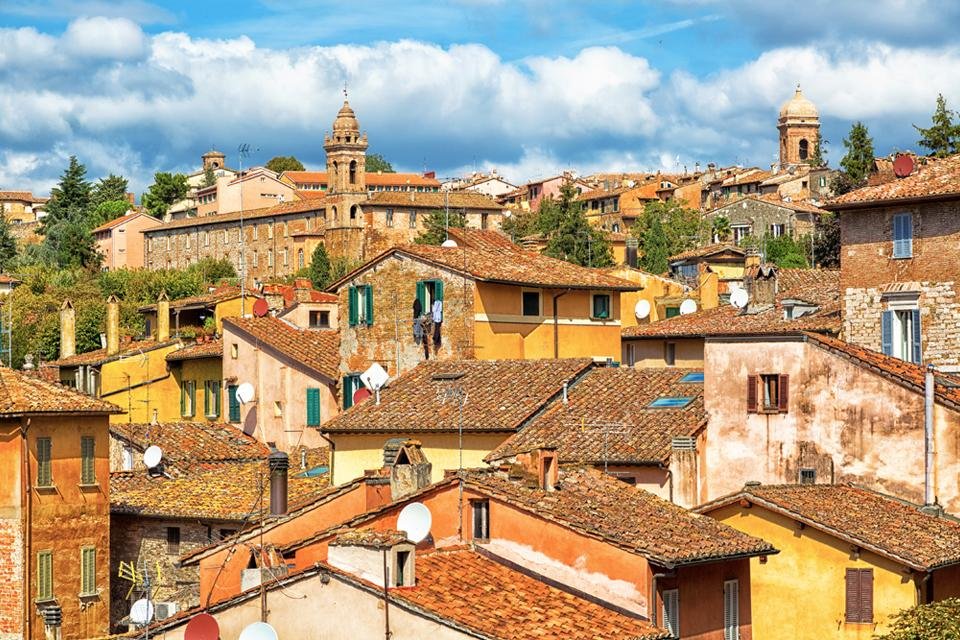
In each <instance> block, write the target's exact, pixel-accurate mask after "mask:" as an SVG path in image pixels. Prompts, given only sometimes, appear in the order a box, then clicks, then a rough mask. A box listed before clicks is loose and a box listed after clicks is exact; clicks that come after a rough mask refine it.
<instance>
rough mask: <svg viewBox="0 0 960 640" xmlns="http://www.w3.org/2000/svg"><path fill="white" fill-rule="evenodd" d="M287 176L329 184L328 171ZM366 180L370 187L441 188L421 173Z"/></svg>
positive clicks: (375, 175)
mask: <svg viewBox="0 0 960 640" xmlns="http://www.w3.org/2000/svg"><path fill="white" fill-rule="evenodd" d="M283 176H286V177H287V178H289V179H290V180H291V181H292V182H293V183H294V184H298V185H300V184H327V183H328V179H329V178H328V175H327V172H326V171H284V172H283V173H282V174H281V177H283ZM364 180H365V181H366V183H367V185H368V186H379V185H384V186H386V185H390V186H395V185H410V186H414V187H418V186H422V187H439V186H440V181H439V180H437V179H436V178H428V177H426V176H424V175H422V174H419V173H380V172H370V171H368V172H366V173H365V174H364Z"/></svg>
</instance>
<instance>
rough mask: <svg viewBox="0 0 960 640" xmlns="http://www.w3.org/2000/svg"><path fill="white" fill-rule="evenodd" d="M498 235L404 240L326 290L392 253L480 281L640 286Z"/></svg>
mask: <svg viewBox="0 0 960 640" xmlns="http://www.w3.org/2000/svg"><path fill="white" fill-rule="evenodd" d="M481 234H486V237H489V238H490V241H489V242H482V241H480V240H478V239H477V236H481ZM502 237H503V236H502V234H500V233H499V232H497V231H479V230H474V232H473V239H471V240H470V246H460V247H457V248H449V249H448V248H445V247H437V246H433V245H424V244H408V245H402V246H399V247H392V248H390V249H387V250H386V251H384V252H383V253H381V254H380V255H379V256H377V257H375V258H373V259H372V260H370V261H369V262H367V263H366V264H364V265H363V266H361V267H360V268H359V269H356V270H354V271H353V272H351V273H348V274H347V275H345V276H344V277H343V278H341V279H340V280H338V281H336V282H334V283H333V284H331V285H330V286H329V287H328V290H330V291H335V290H337V289H338V288H339V287H341V286H343V285H344V284H345V283H347V282H349V281H350V280H352V279H353V278H354V277H356V276H357V275H358V274H360V273H362V272H363V271H365V270H367V269H369V268H370V267H372V266H373V265H375V264H377V263H379V262H380V261H382V260H384V259H386V258H388V257H390V256H391V255H394V254H401V255H406V256H409V257H412V258H418V259H420V260H423V261H425V262H429V263H431V264H434V265H437V266H441V267H444V268H446V269H449V270H451V271H453V272H455V273H458V274H463V275H465V276H467V277H468V278H472V279H474V280H478V281H481V282H500V283H506V284H517V285H527V286H532V287H555V288H564V289H566V288H571V289H614V290H620V291H636V290H638V289H640V288H642V287H640V285H638V284H635V283H632V282H628V281H626V280H621V279H620V278H615V277H613V276H610V275H607V274H606V273H604V272H603V271H601V270H600V269H591V268H588V267H581V266H579V265H575V264H572V263H570V262H566V261H564V260H558V259H556V258H551V257H549V256H545V255H543V254H541V253H538V252H535V251H527V250H525V249H522V248H520V247H519V246H516V245H512V244H510V245H507V244H505V243H503V241H502V240H501V239H500V238H502ZM494 245H496V246H494Z"/></svg>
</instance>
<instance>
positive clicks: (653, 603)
mask: <svg viewBox="0 0 960 640" xmlns="http://www.w3.org/2000/svg"><path fill="white" fill-rule="evenodd" d="M675 575H677V574H676V572H675V571H671V572H669V573H655V574H653V579H652V580H651V584H650V623H651V624H652V625H654V626H656V624H657V580H659V579H660V578H672V577H674V576H675Z"/></svg>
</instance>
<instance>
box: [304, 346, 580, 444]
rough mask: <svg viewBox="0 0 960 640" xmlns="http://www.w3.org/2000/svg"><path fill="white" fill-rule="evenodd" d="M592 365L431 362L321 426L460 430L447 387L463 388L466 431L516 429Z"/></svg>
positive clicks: (379, 430) (354, 429)
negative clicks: (373, 397)
mask: <svg viewBox="0 0 960 640" xmlns="http://www.w3.org/2000/svg"><path fill="white" fill-rule="evenodd" d="M591 366H592V362H591V361H590V360H589V359H586V358H581V359H569V360H564V359H561V360H457V361H449V360H447V361H443V360H428V361H426V362H422V363H420V364H419V365H418V366H417V367H415V368H414V369H412V370H410V371H408V372H406V373H404V374H403V375H401V376H400V377H398V378H397V379H395V380H393V381H392V382H391V383H389V384H388V385H387V386H386V387H385V388H383V389H382V390H381V391H380V404H376V403H375V402H374V401H372V400H367V401H365V402H362V403H360V404H358V405H355V406H353V407H351V408H350V409H349V410H347V411H345V412H343V413H341V414H340V415H338V416H336V417H334V418H332V419H331V420H330V421H329V422H327V423H325V424H324V425H323V431H324V432H328V433H365V432H369V433H394V432H404V433H418V432H430V431H434V432H436V431H444V432H450V431H457V430H458V426H459V413H460V407H459V402H458V401H457V400H456V399H447V398H446V397H445V394H444V392H445V390H447V389H450V388H452V387H457V388H459V389H462V390H463V392H464V393H466V395H467V397H468V400H467V402H465V403H464V405H463V429H464V431H468V432H477V431H488V432H490V431H492V432H498V431H499V432H510V431H515V430H517V429H518V428H520V427H521V426H522V425H523V424H525V423H526V421H528V420H529V419H530V418H531V417H533V416H534V414H535V413H536V412H537V411H539V410H540V409H541V408H542V407H543V406H544V405H545V404H546V403H547V402H548V401H549V400H550V399H551V398H553V397H555V396H557V394H559V393H561V392H562V390H563V383H564V382H569V381H572V380H574V379H575V378H576V377H577V376H579V375H582V374H583V373H585V372H586V371H587V370H588V369H589V368H590V367H591Z"/></svg>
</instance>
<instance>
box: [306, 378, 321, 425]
mask: <svg viewBox="0 0 960 640" xmlns="http://www.w3.org/2000/svg"><path fill="white" fill-rule="evenodd" d="M307 426H308V427H319V426H320V389H319V388H317V387H309V388H307Z"/></svg>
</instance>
